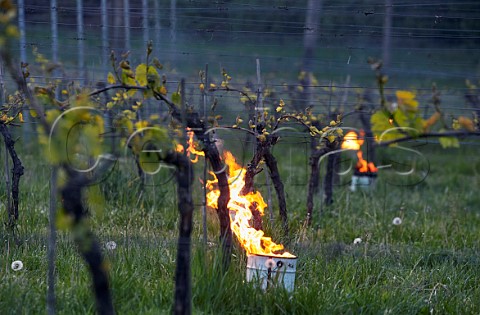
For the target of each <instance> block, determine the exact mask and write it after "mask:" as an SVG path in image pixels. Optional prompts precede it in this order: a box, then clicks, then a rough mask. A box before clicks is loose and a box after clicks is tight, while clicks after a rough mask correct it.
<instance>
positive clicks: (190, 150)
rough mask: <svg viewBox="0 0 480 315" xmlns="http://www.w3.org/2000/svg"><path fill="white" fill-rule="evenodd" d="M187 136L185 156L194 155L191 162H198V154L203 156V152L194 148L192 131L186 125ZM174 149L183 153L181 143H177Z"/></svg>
mask: <svg viewBox="0 0 480 315" xmlns="http://www.w3.org/2000/svg"><path fill="white" fill-rule="evenodd" d="M187 136H188V140H187V144H188V147H187V156H188V157H190V156H191V155H194V156H195V158H194V159H193V160H192V159H191V162H192V163H197V162H198V156H205V153H204V152H203V151H199V150H197V149H195V142H194V141H193V136H194V132H193V131H192V129H190V128H188V127H187ZM176 151H177V152H179V153H183V152H184V147H183V145H181V144H177V147H176Z"/></svg>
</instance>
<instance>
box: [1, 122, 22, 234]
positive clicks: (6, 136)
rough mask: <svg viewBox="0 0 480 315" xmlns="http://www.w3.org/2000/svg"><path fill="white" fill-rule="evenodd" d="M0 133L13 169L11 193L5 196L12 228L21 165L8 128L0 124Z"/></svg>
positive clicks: (15, 215) (14, 218) (17, 201)
mask: <svg viewBox="0 0 480 315" xmlns="http://www.w3.org/2000/svg"><path fill="white" fill-rule="evenodd" d="M0 133H1V134H2V136H3V139H4V141H5V146H6V148H7V150H8V154H9V155H10V157H11V159H12V162H13V167H12V186H11V191H10V192H7V194H11V197H12V203H11V204H9V205H8V209H7V211H8V226H10V227H13V226H14V225H15V222H16V221H17V220H18V216H19V214H18V204H19V199H18V195H19V192H20V188H19V185H20V177H21V176H22V175H23V170H24V169H23V165H22V162H21V161H20V159H19V158H18V155H17V152H16V151H15V141H14V140H13V139H12V135H11V133H10V130H9V129H8V126H6V125H4V124H0ZM5 158H7V157H5Z"/></svg>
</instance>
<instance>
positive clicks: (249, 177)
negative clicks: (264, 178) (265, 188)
mask: <svg viewBox="0 0 480 315" xmlns="http://www.w3.org/2000/svg"><path fill="white" fill-rule="evenodd" d="M256 142H257V144H256V150H255V154H254V156H253V158H252V160H251V161H250V163H248V166H247V171H246V172H245V177H244V181H245V184H244V186H243V187H242V190H241V191H240V193H241V194H242V195H243V196H244V195H246V194H248V193H251V192H254V191H255V188H254V183H255V181H254V178H255V175H257V174H258V173H260V172H261V171H262V169H258V165H259V164H260V161H262V159H263V156H264V154H265V150H266V147H265V145H263V143H262V142H259V141H256ZM254 205H255V204H254ZM250 211H251V212H252V227H253V228H254V229H256V230H263V222H262V215H261V213H260V211H259V210H258V209H257V208H256V207H251V208H250Z"/></svg>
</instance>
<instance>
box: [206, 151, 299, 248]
mask: <svg viewBox="0 0 480 315" xmlns="http://www.w3.org/2000/svg"><path fill="white" fill-rule="evenodd" d="M224 159H225V164H226V165H227V166H228V184H229V188H230V201H229V202H228V209H229V210H230V227H231V229H232V231H233V233H234V234H235V236H236V237H237V239H238V241H239V242H240V244H241V245H242V247H243V248H244V249H245V250H246V251H247V254H255V255H265V256H276V257H296V256H295V255H292V254H290V253H289V252H283V253H279V252H281V251H283V250H284V247H283V245H282V244H276V243H275V242H273V241H272V238H271V237H267V236H265V233H264V232H263V231H262V230H256V229H254V228H253V227H251V225H250V220H251V219H252V212H251V211H250V207H256V208H257V209H258V211H259V212H260V213H261V215H263V213H264V211H265V208H266V207H267V204H266V203H265V201H264V200H263V197H262V195H261V194H260V192H258V191H256V192H250V193H248V194H247V195H244V196H242V195H241V193H240V192H241V190H242V188H243V186H244V185H245V180H244V177H245V173H246V169H244V168H242V167H241V166H240V165H238V164H237V162H236V160H235V157H234V156H233V155H232V153H231V152H229V151H226V150H225V152H224ZM210 174H212V175H214V173H212V172H210ZM217 183H218V180H217V179H216V178H215V179H214V180H209V181H207V185H206V186H207V189H208V190H210V192H209V193H208V194H207V205H208V206H209V207H212V208H217V201H218V197H220V190H219V189H218V188H217V187H216V184H217Z"/></svg>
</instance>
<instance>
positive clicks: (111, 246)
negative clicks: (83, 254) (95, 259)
mask: <svg viewBox="0 0 480 315" xmlns="http://www.w3.org/2000/svg"><path fill="white" fill-rule="evenodd" d="M105 247H106V248H107V249H108V250H114V249H115V248H117V243H115V242H114V241H108V242H107V243H106V244H105Z"/></svg>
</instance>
